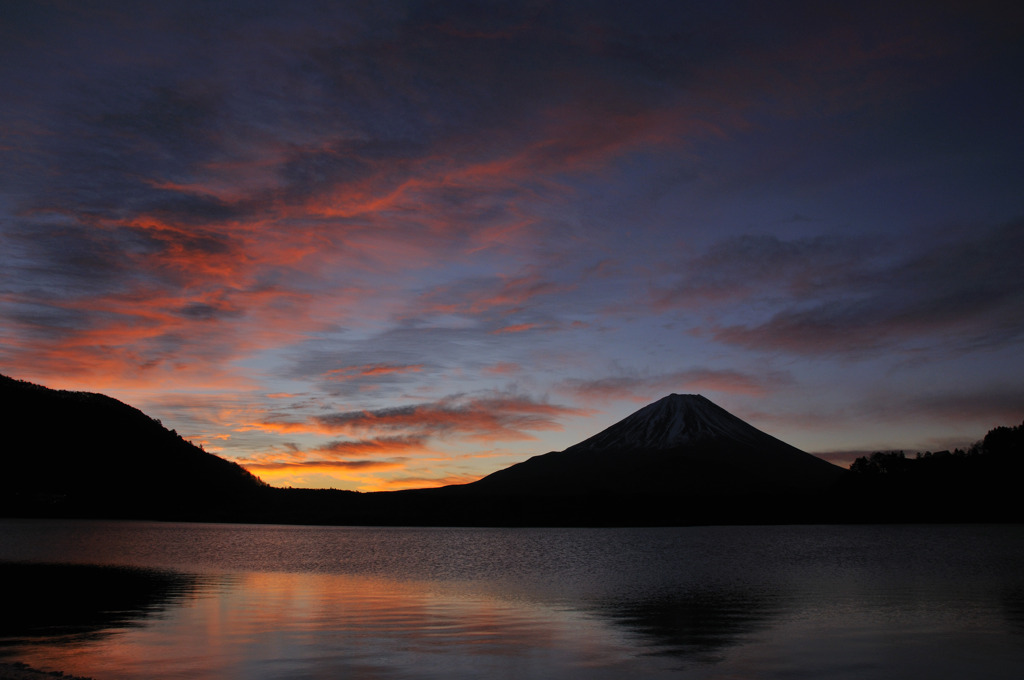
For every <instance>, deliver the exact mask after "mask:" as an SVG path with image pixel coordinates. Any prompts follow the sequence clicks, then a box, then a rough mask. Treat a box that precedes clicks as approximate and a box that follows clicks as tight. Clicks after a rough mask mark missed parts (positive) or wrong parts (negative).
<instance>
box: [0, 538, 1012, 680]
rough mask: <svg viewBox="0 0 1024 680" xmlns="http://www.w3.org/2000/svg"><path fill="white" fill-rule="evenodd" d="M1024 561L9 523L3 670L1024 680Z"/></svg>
mask: <svg viewBox="0 0 1024 680" xmlns="http://www.w3.org/2000/svg"><path fill="white" fill-rule="evenodd" d="M86 538H87V539H88V540H86ZM97 546H102V550H100V548H98V547H97ZM59 559H64V560H68V561H77V562H78V563H81V564H97V563H103V562H101V560H117V561H118V562H117V563H118V564H121V565H122V566H118V567H113V566H110V567H97V566H71V565H54V564H51V562H56V561H59ZM3 560H8V562H7V563H6V564H4V563H3ZM30 560H31V561H32V562H33V564H29V563H28V561H30ZM106 563H107V564H109V563H110V562H109V561H108V562H106ZM1022 565H1024V528H1015V527H993V528H986V527H884V528H877V527H840V528H836V527H772V528H764V527H749V528H744V527H709V528H694V529H665V530H621V531H620V530H614V531H589V530H582V531H580V530H572V531H569V530H545V531H541V530H441V529H438V530H411V529H395V530H378V529H358V528H316V527H298V528H295V527H257V526H241V527H237V526H213V525H158V524H151V523H134V524H127V523H102V522H96V523H91V524H90V523H77V524H60V523H27V522H4V521H0V578H2V579H3V580H2V581H0V582H2V583H3V584H4V585H3V586H2V587H3V588H4V592H3V593H0V597H3V600H2V604H0V638H2V639H0V657H3V656H6V657H8V658H9V659H11V660H19V661H25V662H28V663H30V664H31V665H33V666H36V667H40V668H43V669H45V670H62V671H65V672H70V673H74V674H77V675H85V676H90V677H97V678H102V679H103V680H121V679H128V678H138V677H147V678H153V679H155V680H158V679H161V678H162V679H164V680H169V679H170V678H190V680H197V679H201V678H211V679H212V678H225V677H244V678H247V679H255V680H259V679H270V678H300V677H306V678H314V677H354V678H371V677H372V678H444V679H445V680H453V679H457V678H479V677H489V678H522V677H531V678H564V677H586V678H619V677H645V678H657V677H679V676H680V675H681V673H680V668H681V667H684V668H685V670H684V672H683V674H684V675H685V677H687V678H692V679H696V678H721V677H745V678H778V677H797V676H803V677H821V678H857V679H858V680H864V679H870V680H882V679H885V678H889V677H894V676H901V675H915V676H919V677H929V678H950V679H952V678H960V677H986V678H1007V680H1016V679H1017V678H1019V677H1020V672H1019V671H1020V668H1022V667H1024V570H1022V569H1021V566H1022ZM197 573H198V574H199V575H195V574H197Z"/></svg>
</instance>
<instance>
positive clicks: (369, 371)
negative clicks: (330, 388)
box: [324, 364, 423, 380]
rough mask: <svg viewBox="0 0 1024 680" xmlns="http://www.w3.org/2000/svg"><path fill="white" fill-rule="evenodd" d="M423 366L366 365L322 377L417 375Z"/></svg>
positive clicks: (337, 370) (333, 378)
mask: <svg viewBox="0 0 1024 680" xmlns="http://www.w3.org/2000/svg"><path fill="white" fill-rule="evenodd" d="M422 370H423V364H406V365H396V364H366V365H363V366H345V367H343V368H335V369H333V370H330V371H327V373H325V374H324V375H325V376H327V378H328V379H329V380H354V379H357V378H374V377H378V376H382V375H390V374H394V373H419V372H420V371H422Z"/></svg>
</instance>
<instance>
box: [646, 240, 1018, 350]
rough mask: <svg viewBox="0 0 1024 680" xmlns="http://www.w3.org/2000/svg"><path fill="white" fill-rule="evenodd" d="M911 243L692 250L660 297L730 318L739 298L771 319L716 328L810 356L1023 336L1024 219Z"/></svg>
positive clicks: (737, 340)
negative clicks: (683, 270)
mask: <svg viewBox="0 0 1024 680" xmlns="http://www.w3.org/2000/svg"><path fill="white" fill-rule="evenodd" d="M905 245H906V244H903V243H900V242H899V241H897V240H893V239H889V240H888V242H883V243H882V244H881V246H879V245H874V244H871V243H870V239H869V238H867V237H861V238H859V239H856V240H851V239H836V238H811V239H801V240H792V241H784V240H782V239H780V238H778V237H775V236H758V237H748V236H744V237H740V238H736V239H728V240H725V241H723V242H720V243H718V244H716V245H715V246H713V247H712V248H711V249H710V250H709V251H708V252H707V253H705V254H703V255H699V256H697V257H695V258H693V259H692V260H691V261H690V262H689V263H688V264H687V267H686V270H687V273H686V274H685V275H684V276H683V277H681V279H680V280H679V281H678V282H677V283H676V284H675V285H674V286H673V287H672V288H671V289H669V290H662V291H660V292H659V294H657V295H656V298H655V299H656V302H655V305H656V307H657V308H659V309H665V308H668V307H673V306H679V307H682V308H694V307H696V308H700V309H704V310H705V311H707V312H708V313H709V314H710V315H711V316H712V318H715V317H718V318H728V317H729V314H730V308H729V307H728V305H730V304H733V305H743V306H745V307H747V308H748V309H751V308H753V309H757V308H760V309H764V310H768V311H769V314H768V316H767V318H765V319H764V320H758V321H752V322H743V323H728V322H724V323H723V322H722V321H712V322H711V323H710V324H709V329H710V332H711V336H712V337H713V338H714V339H715V340H717V341H719V342H722V343H725V344H730V345H739V346H742V347H745V348H749V349H756V350H763V351H782V352H791V353H795V354H802V355H841V356H842V355H845V356H849V357H857V356H868V355H872V354H875V353H878V352H880V351H882V350H889V349H893V348H894V347H895V348H900V347H902V348H906V349H909V348H920V349H926V350H928V351H930V352H933V353H934V352H962V351H968V350H972V349H975V348H977V347H983V346H991V347H998V346H1005V345H1006V343H1009V342H1014V341H1016V340H1017V339H1019V338H1020V337H1021V336H1022V335H1024V271H1022V270H1021V269H1020V267H1019V265H1018V263H1019V261H1020V258H1021V257H1022V256H1024V225H1022V224H1021V223H1019V222H1016V223H1011V224H1007V225H1004V226H1002V227H998V228H988V229H980V230H974V231H973V232H970V233H958V234H954V235H952V236H949V237H947V238H945V239H942V238H936V239H935V240H934V241H931V242H927V243H925V244H924V246H923V247H921V246H910V247H907V248H906V249H905V250H903V249H902V247H903V246H905ZM882 246H884V247H882ZM755 305H756V306H755Z"/></svg>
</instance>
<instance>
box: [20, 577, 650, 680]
mask: <svg viewBox="0 0 1024 680" xmlns="http://www.w3.org/2000/svg"><path fill="white" fill-rule="evenodd" d="M634 657H635V654H634V650H632V649H631V647H630V645H628V644H626V642H625V641H624V640H623V639H622V637H621V636H620V635H619V634H618V633H617V632H616V631H614V630H611V629H609V628H608V624H607V623H605V622H602V621H601V620H599V619H596V618H594V617H592V616H588V615H586V614H581V613H578V612H573V611H571V610H567V609H566V608H564V607H554V606H551V605H549V604H546V603H545V602H544V600H543V599H540V598H537V597H533V596H529V595H527V596H524V597H510V596H500V595H499V596H496V595H493V594H490V593H488V592H486V591H485V590H484V589H483V588H480V587H474V586H471V585H469V584H459V583H451V584H445V583H442V582H436V581H431V582H417V581H402V580H393V579H385V578H372V577H362V576H347V575H336V574H330V575H326V574H311V573H246V574H242V575H240V576H239V577H238V578H234V577H233V578H232V579H230V580H227V581H226V582H224V583H215V584H212V585H210V586H209V587H208V590H206V589H204V590H201V591H200V592H198V593H195V594H193V595H192V596H191V597H189V599H188V600H187V601H186V602H185V603H184V605H183V606H178V605H172V606H171V607H170V608H169V609H168V610H167V611H166V612H164V613H163V614H161V615H160V616H159V617H154V618H150V619H147V620H146V621H145V625H142V626H134V627H129V628H124V629H122V630H120V631H118V634H117V635H115V636H96V637H92V638H87V639H84V640H78V641H73V642H69V643H67V644H63V645H59V646H45V647H37V648H33V647H31V646H27V647H24V648H19V653H18V658H19V660H22V661H24V662H27V663H28V664H30V665H31V666H33V667H36V668H39V669H43V670H47V671H49V670H57V669H59V670H61V671H64V672H67V673H73V674H75V675H85V674H87V673H91V674H93V675H94V676H96V677H102V678H110V679H111V680H128V679H134V678H142V677H147V676H149V675H151V674H152V673H153V670H154V669H160V671H161V674H163V673H167V674H169V675H175V676H180V677H186V676H187V677H204V678H232V677H238V678H241V677H263V676H265V675H267V674H268V673H269V674H270V675H273V676H274V677H278V676H280V677H291V676H294V677H314V676H315V677H321V676H322V677H377V675H378V674H381V676H382V677H383V676H388V675H390V674H391V673H397V674H399V675H402V674H405V673H413V674H415V673H416V670H417V669H422V668H427V667H430V668H445V667H446V666H447V665H449V664H453V665H454V666H455V667H458V668H472V669H477V670H478V672H479V673H480V675H479V677H486V676H487V674H488V671H492V672H497V673H499V674H500V669H502V668H507V664H509V663H510V662H512V663H514V664H515V666H516V668H517V669H518V672H519V673H522V674H523V677H541V676H544V675H546V674H549V673H551V672H552V670H560V671H561V670H564V671H569V670H571V669H574V668H576V669H578V668H579V667H580V664H585V665H590V666H614V665H616V664H621V663H627V662H628V663H631V664H632V665H633V666H634V668H635V667H636V665H635V664H636V661H635V658H634ZM641 665H642V664H641ZM161 676H162V675H161Z"/></svg>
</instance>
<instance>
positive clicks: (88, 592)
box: [0, 563, 201, 653]
mask: <svg viewBox="0 0 1024 680" xmlns="http://www.w3.org/2000/svg"><path fill="white" fill-rule="evenodd" d="M0 583H2V584H3V586H2V587H3V590H4V591H5V592H4V606H3V615H2V616H0V653H3V649H4V648H5V647H11V646H13V645H16V644H24V643H35V644H41V643H46V642H57V641H60V642H65V643H66V642H76V641H82V640H89V639H97V638H99V637H102V636H105V635H109V634H110V633H111V631H112V630H114V629H117V628H125V627H129V626H133V625H137V624H138V622H139V621H141V620H142V619H144V618H145V617H147V616H150V615H153V614H156V613H159V612H163V611H166V610H167V609H168V608H170V607H173V606H175V605H176V604H178V603H180V602H181V601H182V600H183V599H184V598H187V597H189V596H192V595H193V594H194V593H196V592H197V590H198V589H199V588H200V585H201V584H200V579H199V578H198V577H196V576H190V575H185V574H178V573H175V572H170V571H159V570H153V569H139V568H132V567H103V566H87V565H70V564H28V563H0Z"/></svg>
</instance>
